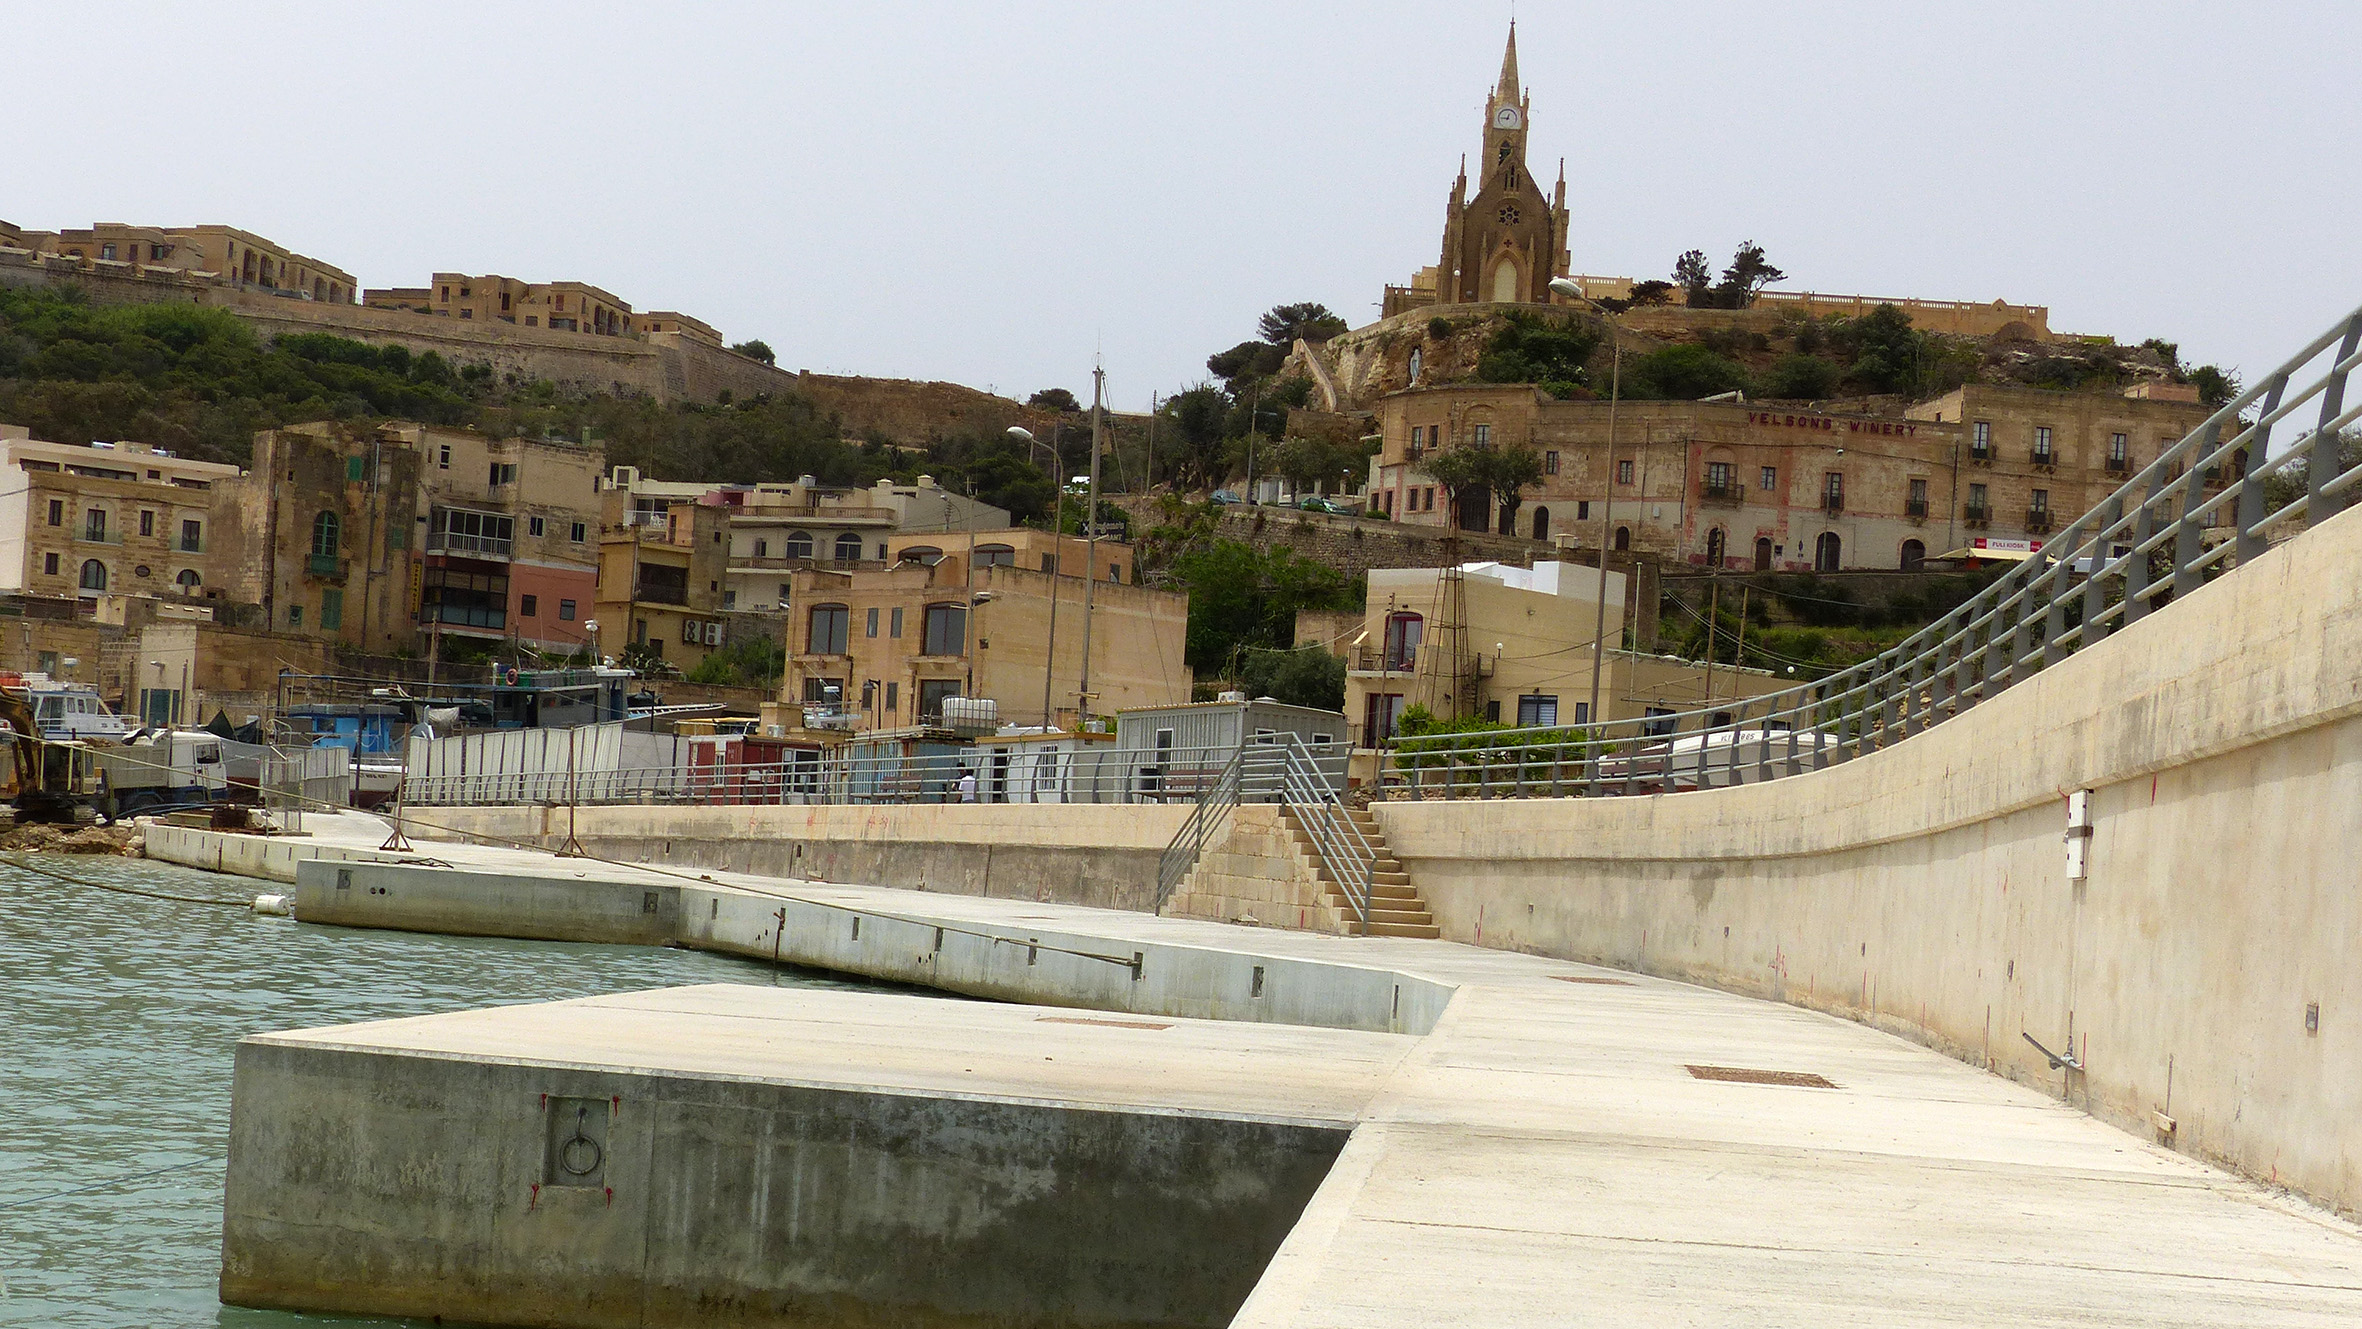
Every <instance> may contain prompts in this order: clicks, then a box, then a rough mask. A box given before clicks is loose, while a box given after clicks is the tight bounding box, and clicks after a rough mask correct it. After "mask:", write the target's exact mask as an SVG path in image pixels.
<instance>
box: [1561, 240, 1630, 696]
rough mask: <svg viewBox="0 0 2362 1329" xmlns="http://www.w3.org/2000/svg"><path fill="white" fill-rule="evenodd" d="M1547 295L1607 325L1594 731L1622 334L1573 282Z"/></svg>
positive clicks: (1603, 661)
mask: <svg viewBox="0 0 2362 1329" xmlns="http://www.w3.org/2000/svg"><path fill="white" fill-rule="evenodd" d="M1550 291H1551V294H1553V295H1563V296H1565V297H1566V298H1567V299H1569V300H1576V301H1580V302H1581V303H1583V304H1586V305H1590V306H1591V309H1592V312H1594V313H1596V314H1598V315H1599V319H1600V321H1601V322H1602V323H1605V324H1606V325H1607V339H1608V346H1609V350H1610V365H1611V368H1610V369H1609V370H1608V390H1607V465H1606V466H1605V467H1603V468H1602V469H1601V472H1600V500H1599V608H1598V613H1597V614H1596V615H1594V617H1593V620H1592V627H1591V709H1590V713H1589V715H1588V716H1587V717H1586V719H1587V721H1588V722H1589V723H1590V724H1591V725H1593V726H1594V727H1596V726H1598V725H1599V724H1600V723H1601V721H1600V714H1599V674H1600V671H1601V670H1602V669H1604V668H1606V666H1607V547H1608V538H1609V537H1608V507H1609V505H1610V504H1612V503H1614V502H1615V497H1616V407H1617V404H1618V403H1619V402H1620V401H1621V399H1622V398H1623V395H1624V338H1623V336H1622V335H1621V332H1622V330H1621V329H1619V328H1618V327H1617V326H1616V320H1615V319H1614V317H1612V316H1611V315H1609V313H1608V312H1607V311H1606V310H1604V309H1601V308H1600V307H1599V306H1598V305H1597V304H1596V303H1594V302H1593V301H1592V299H1591V297H1589V296H1587V295H1585V294H1583V288H1582V287H1581V286H1580V285H1578V284H1577V283H1575V282H1574V281H1572V280H1569V279H1568V278H1565V277H1553V278H1551V279H1550ZM1619 617H1621V615H1619Z"/></svg>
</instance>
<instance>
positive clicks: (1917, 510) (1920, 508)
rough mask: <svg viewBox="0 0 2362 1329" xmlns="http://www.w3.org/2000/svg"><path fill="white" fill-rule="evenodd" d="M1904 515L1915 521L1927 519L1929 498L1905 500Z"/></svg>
mask: <svg viewBox="0 0 2362 1329" xmlns="http://www.w3.org/2000/svg"><path fill="white" fill-rule="evenodd" d="M1903 515H1904V516H1906V517H1909V518H1912V519H1913V520H1915V521H1925V520H1927V500H1926V499H1924V498H1913V499H1906V500H1904V502H1903Z"/></svg>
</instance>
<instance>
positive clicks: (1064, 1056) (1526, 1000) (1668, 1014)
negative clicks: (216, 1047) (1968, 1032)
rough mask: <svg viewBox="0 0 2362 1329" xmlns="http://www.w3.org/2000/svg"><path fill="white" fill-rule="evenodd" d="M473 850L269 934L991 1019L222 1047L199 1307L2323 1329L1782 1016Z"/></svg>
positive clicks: (1946, 1104)
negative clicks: (733, 983) (222, 1194)
mask: <svg viewBox="0 0 2362 1329" xmlns="http://www.w3.org/2000/svg"><path fill="white" fill-rule="evenodd" d="M443 848H444V847H442V846H437V847H436V849H437V852H441V851H442V850H443ZM470 854H471V859H470V861H468V862H466V863H459V861H458V860H457V859H454V860H453V861H454V862H455V864H457V866H456V867H455V868H452V869H438V868H429V867H415V866H392V865H368V864H356V865H351V866H340V865H338V864H335V863H328V862H323V863H320V864H317V865H314V866H307V867H305V868H303V869H302V870H301V871H300V873H299V876H300V878H301V881H300V884H299V887H298V892H297V895H298V903H297V912H298V916H299V917H306V918H311V919H313V920H314V921H325V920H326V919H329V918H337V919H340V920H341V921H347V922H354V923H367V922H370V921H372V919H371V915H373V914H374V915H375V920H376V921H380V922H387V923H393V924H394V925H397V926H401V925H410V926H416V925H420V924H423V923H426V922H427V921H428V919H429V917H430V916H431V917H433V918H435V919H436V920H437V921H436V922H434V924H433V925H434V926H445V925H448V924H449V923H450V922H451V921H453V919H455V918H456V919H459V920H461V921H465V920H467V919H468V918H470V917H472V918H475V919H478V920H492V919H495V918H496V917H497V916H498V915H500V914H502V913H504V912H505V913H506V914H507V915H508V916H509V917H511V918H516V919H524V920H528V921H527V922H525V923H521V924H519V925H520V926H530V927H533V928H536V929H540V930H541V931H540V932H537V933H536V934H535V935H544V934H548V933H553V932H556V931H558V930H561V929H563V928H564V927H566V926H568V924H567V921H566V920H567V915H568V913H569V912H570V907H569V906H568V905H567V904H566V903H565V901H566V900H567V898H568V897H569V896H573V897H577V898H579V899H580V900H582V901H583V902H585V903H584V905H583V908H582V912H583V913H585V914H586V915H595V916H598V917H605V918H612V917H614V915H615V911H617V910H618V909H620V908H622V907H623V906H626V905H633V906H636V907H638V908H639V909H640V910H641V911H642V912H643V913H644V914H646V913H651V912H652V913H653V915H654V916H655V917H657V918H659V919H667V918H669V925H670V926H671V927H673V928H675V929H676V930H677V936H676V938H675V940H676V941H677V943H678V944H688V945H702V946H711V947H713V948H715V949H723V950H732V951H737V952H739V953H742V954H752V955H759V956H763V957H764V958H769V955H770V954H771V953H772V951H773V950H774V948H775V949H776V952H777V954H778V958H779V959H780V960H781V961H783V962H792V963H802V964H816V965H824V966H826V967H830V968H835V969H839V970H844V971H848V972H857V973H872V974H877V975H880V976H883V977H892V978H898V979H902V980H904V981H919V982H926V981H929V979H930V978H932V979H933V980H934V981H935V982H936V983H938V984H939V985H941V986H945V987H951V988H955V989H959V990H967V991H978V992H985V993H988V994H990V995H994V996H999V997H1003V998H1006V999H1010V1000H1012V1001H1018V1002H1025V1003H1028V1004H1005V1005H1000V1004H981V1003H961V1002H946V1001H940V1000H936V999H930V998H922V997H913V996H905V995H899V994H884V993H878V994H870V993H843V992H813V991H808V990H792V989H777V990H766V989H763V988H760V987H753V988H741V987H729V988H699V989H683V990H677V991H672V992H658V993H642V994H630V995H627V996H622V997H615V998H601V999H595V1000H592V1001H588V1002H571V1003H557V1004H552V1005H547V1006H532V1007H512V1008H505V1009H501V1010H492V1011H477V1012H466V1013H460V1014H454V1015H445V1016H434V1017H426V1018H424V1019H419V1020H408V1021H395V1022H388V1023H384V1024H377V1025H362V1026H351V1027H346V1028H338V1029H326V1030H315V1031H307V1032H301V1033H293V1034H272V1035H261V1036H257V1037H254V1038H250V1039H248V1040H246V1041H245V1042H244V1043H242V1044H241V1046H240V1051H239V1063H238V1078H237V1089H236V1094H237V1098H236V1106H235V1109H234V1111H233V1123H232V1164H231V1172H230V1181H229V1190H228V1196H227V1201H226V1206H225V1224H224V1274H223V1292H224V1297H225V1299H226V1300H230V1301H232V1302H235V1303H238V1304H249V1305H272V1306H287V1307H300V1308H306V1309H318V1310H340V1311H354V1312H376V1313H386V1312H399V1313H406V1314H414V1315H425V1314H442V1315H444V1316H445V1317H446V1318H451V1319H462V1320H465V1319H475V1320H480V1321H485V1322H491V1323H513V1324H568V1325H605V1324H690V1323H731V1324H817V1323H840V1324H871V1323H885V1322H889V1321H890V1322H892V1323H896V1324H911V1325H917V1324H947V1325H951V1324H958V1325H967V1324H978V1325H981V1324H996V1325H998V1324H1041V1325H1051V1324H1091V1325H1098V1324H1191V1325H1196V1324H1204V1325H1219V1324H1224V1323H1228V1324H1232V1325H1238V1326H1255V1327H1262V1326H1305V1327H1309V1326H1323V1327H1325V1326H1340V1327H1341V1326H1348V1325H1350V1326H1371V1325H1403V1326H1414V1325H1415V1326H1422V1329H1424V1327H1425V1326H1431V1325H1438V1324H1468V1325H1486V1326H1516V1325H1528V1324H1531V1325H1542V1324H1550V1325H1562V1324H1570V1323H1571V1324H1602V1325H1606V1324H1616V1325H1623V1324H1642V1323H1645V1324H1679V1325H1723V1324H1736V1323H1741V1322H1744V1323H1749V1324H1775V1325H1777V1324H1793V1325H1800V1326H1801V1325H1832V1324H1834V1325H1849V1324H1862V1325H1868V1324H1880V1325H1888V1324H1924V1325H1940V1324H1964V1325H1967V1324H1973V1325H2067V1324H2075V1325H2087V1324H2126V1325H2130V1324H2142V1325H2191V1326H2197V1325H2329V1324H2349V1323H2357V1322H2362V1231H2358V1230H2357V1229H2356V1228H2355V1227H2354V1226H2353V1225H2351V1224H2349V1223H2346V1222H2344V1221H2342V1220H2339V1219H2336V1218H2334V1217H2332V1216H2329V1215H2327V1214H2325V1213H2323V1212H2322V1211H2319V1210H2316V1209H2313V1208H2311V1207H2309V1206H2307V1205H2305V1204H2303V1203H2301V1202H2299V1201H2296V1200H2294V1199H2291V1198H2287V1197H2285V1196H2283V1195H2280V1194H2278V1193H2275V1192H2272V1191H2270V1190H2267V1189H2265V1188H2263V1187H2259V1186H2257V1185H2254V1184H2253V1183H2250V1182H2247V1181H2244V1180H2241V1179H2238V1178H2235V1177H2233V1176H2231V1175H2229V1174H2226V1173H2223V1172H2220V1171H2217V1170H2215V1169H2213V1168H2210V1167H2208V1166H2206V1165H2204V1164H2202V1163H2199V1162H2196V1161H2194V1160H2191V1159H2189V1158H2186V1157H2183V1156H2180V1155H2177V1154H2175V1153H2173V1152H2172V1151H2170V1150H2168V1149H2165V1148H2161V1147H2158V1146H2156V1145H2153V1144H2149V1143H2146V1142H2144V1141H2142V1140H2139V1139H2135V1138H2133V1137H2130V1136H2127V1135H2125V1134H2122V1133H2120V1132H2118V1131H2116V1130H2115V1129H2113V1128H2111V1127H2109V1126H2106V1125H2104V1124H2102V1123H2100V1122H2098V1121H2095V1120H2093V1119H2092V1118H2091V1117H2089V1116H2087V1115H2086V1114H2085V1113H2083V1112H2081V1111H2079V1110H2078V1109H2076V1108H2075V1107H2072V1106H2069V1105H2066V1104H2064V1103H2061V1102H2059V1101H2058V1100H2057V1099H2055V1098H2053V1097H2050V1096H2048V1095H2045V1094H2043V1093H2040V1092H2037V1091H2036V1090H2034V1089H2032V1088H2029V1087H2026V1086H2022V1085H2017V1084H2013V1083H2010V1082H2008V1081H2006V1080H2003V1079H2000V1078H1998V1077H1994V1076H1991V1075H1987V1074H1984V1073H1982V1072H1981V1071H1978V1070H1975V1069H1971V1068H1969V1067H1967V1066H1963V1065H1961V1064H1959V1063H1957V1062H1955V1061H1952V1060H1950V1059H1948V1058H1946V1057H1943V1056H1941V1055H1938V1054H1937V1053H1935V1052H1931V1051H1929V1050H1927V1049H1926V1048H1923V1047H1920V1046H1917V1045H1915V1044H1912V1043H1909V1042H1906V1041H1904V1040H1902V1039H1900V1038H1896V1037H1893V1036H1891V1035H1888V1034H1885V1033H1882V1032H1879V1031H1877V1030H1875V1029H1870V1028H1865V1027H1863V1026H1861V1025H1858V1024H1852V1023H1848V1022H1845V1021H1842V1020H1838V1019H1835V1018H1832V1017H1829V1016H1826V1015H1821V1014H1817V1013H1814V1012H1810V1011H1805V1010H1799V1009H1796V1008H1794V1007H1791V1006H1783V1005H1777V1004H1773V1003H1769V1002H1764V1001H1758V1000H1754V999H1750V998H1746V997H1740V996H1734V995H1730V994H1727V993H1722V992H1716V991H1712V990H1709V989H1704V988H1699V987H1693V986H1688V985H1686V984H1682V983H1678V982H1673V981H1668V980H1663V979H1657V978H1651V977H1646V976H1642V975H1637V974H1632V973H1628V972H1617V971H1614V970H1608V969H1601V968H1595V967H1590V966H1585V965H1580V964H1573V963H1568V962H1564V961H1556V960H1550V959H1545V958H1542V957H1537V956H1531V955H1522V954H1513V953H1508V952H1503V951H1497V950H1486V949H1481V948H1477V947H1472V946H1467V945H1461V944H1456V943H1450V942H1429V941H1411V940H1397V939H1383V938H1380V939H1354V938H1341V937H1333V936H1325V935H1319V934H1311V933H1298V932H1280V931H1273V930H1267V929H1248V928H1239V927H1235V926H1227V925H1222V924H1216V923H1207V922H1200V921H1192V920H1181V919H1162V918H1156V917H1152V916H1147V915H1141V914H1136V913H1127V912H1121V911H1109V910H1099V909H1091V908H1086V907H1080V906H1069V905H1059V904H1041V903H1036V902H1028V901H1009V900H993V899H984V898H979V897H970V896H955V895H941V894H935V893H920V892H914V891H897V890H890V889H884V888H875V887H856V886H844V885H835V884H823V883H808V882H792V881H781V880H778V879H770V878H752V877H741V876H736V875H733V874H726V873H714V874H708V875H712V876H713V877H714V878H715V880H714V881H712V882H710V883H708V882H684V881H682V880H681V879H680V878H679V877H677V876H670V875H665V874H658V873H649V872H639V871H632V870H625V869H611V868H605V867H600V866H595V865H589V864H585V863H583V862H582V861H581V860H555V859H551V860H544V859H543V858H542V857H541V856H538V855H532V856H528V855H523V854H517V855H509V856H503V857H504V859H505V864H506V866H508V867H510V868H512V869H514V870H513V871H511V872H510V873H507V874H505V875H503V874H494V873H489V872H484V871H481V870H480V869H482V868H486V867H491V866H493V865H494V862H495V861H496V860H495V859H494V858H485V859H475V858H473V857H472V856H473V855H487V856H491V855H494V854H495V851H490V850H482V849H476V850H472V851H470ZM340 871H341V872H346V873H349V874H350V882H349V884H347V885H345V886H344V887H343V888H342V889H341V890H340V889H339V887H338V886H337V884H336V877H337V874H338V873H339V872H340ZM578 874H579V875H578ZM435 878H441V879H443V880H442V881H441V882H440V883H438V882H436V881H434V880H432V879H435ZM568 883H578V884H576V885H571V886H570V885H569V884H568ZM667 891H669V892H673V894H671V895H670V896H666V895H664V894H662V892H667ZM619 892H622V893H620V894H619ZM651 892H657V893H658V895H657V901H656V904H655V907H654V910H653V911H650V910H649V907H648V896H649V894H650V893H651ZM337 895H342V896H344V901H343V902H342V903H341V904H336V903H322V898H323V897H325V898H326V899H328V900H329V901H331V902H333V899H334V897H335V896H337ZM529 895H530V896H531V897H532V898H534V899H535V900H536V901H537V903H536V904H535V905H534V907H533V908H532V909H529V910H521V909H518V908H515V907H514V905H515V902H516V901H517V900H520V899H524V898H526V897H527V896H529ZM634 897H636V899H635V898H634ZM411 910H415V911H419V912H418V913H416V914H405V913H404V912H403V911H411ZM626 912H628V911H626ZM856 919H859V920H860V923H859V925H858V926H856V924H855V920H856ZM938 929H941V930H942V931H941V934H940V935H938V931H937V930H938ZM1098 957H1107V958H1098ZM1401 991H1407V992H1409V993H1411V994H1413V995H1414V996H1415V997H1417V998H1418V1000H1415V1001H1414V1003H1413V1009H1412V1011H1411V1018H1410V1019H1408V1020H1403V1019H1402V1018H1401V1016H1400V1015H1399V1014H1398V1013H1397V1012H1396V1011H1395V1010H1393V1009H1391V1008H1392V1006H1393V1003H1394V1002H1395V1001H1396V1000H1398V998H1397V996H1396V994H1397V992H1401ZM1423 994H1432V998H1433V1001H1434V1005H1433V1006H1432V1008H1431V1009H1429V1008H1423V1007H1424V1004H1425V1001H1426V999H1427V998H1426V996H1425V995H1423ZM1380 1002H1384V1003H1386V1005H1387V1007H1388V1008H1389V1009H1388V1010H1387V1011H1386V1012H1385V1014H1386V1015H1387V1017H1388V1018H1387V1019H1386V1020H1385V1021H1384V1022H1381V1021H1380V1020H1379V1019H1378V1018H1377V1017H1378V1015H1379V1009H1378V1007H1379V1003H1380ZM1077 1006H1094V1007H1099V1008H1101V1009H1103V1010H1106V1011H1111V1012H1118V1013H1115V1014H1107V1015H1090V1014H1085V1013H1082V1012H1079V1011H1077V1010H1076V1009H1075V1008H1076V1007H1077ZM1203 1017H1219V1018H1203ZM1338 1025H1346V1026H1353V1027H1345V1028H1339V1027H1335V1026H1338ZM1395 1028H1401V1029H1405V1030H1407V1032H1401V1033H1395V1032H1384V1031H1385V1030H1388V1029H1395ZM1810 1077H1819V1080H1825V1081H1826V1086H1825V1087H1823V1086H1822V1085H1821V1084H1820V1083H1819V1082H1818V1081H1816V1080H1814V1079H1812V1078H1810ZM543 1095H548V1097H547V1098H546V1099H545V1098H544V1097H543ZM553 1102H554V1103H558V1104H559V1107H558V1108H557V1109H552V1108H551V1107H550V1104H551V1103H553ZM601 1107H603V1108H604V1109H605V1111H604V1114H603V1115H602V1114H601V1113H599V1112H598V1111H596V1110H594V1109H597V1108H601ZM569 1113H571V1114H572V1115H568V1114H569ZM599 1131H604V1132H606V1133H605V1134H604V1135H599V1134H597V1132H599ZM577 1134H580V1135H582V1136H584V1137H585V1138H594V1139H595V1140H596V1142H597V1143H598V1144H599V1152H600V1155H601V1166H602V1167H603V1168H604V1169H605V1171H604V1172H603V1173H602V1174H601V1181H600V1184H599V1186H598V1187H597V1188H596V1189H595V1190H594V1189H591V1188H586V1187H582V1186H578V1185H554V1186H545V1187H543V1189H541V1190H540V1191H538V1192H536V1191H535V1189H534V1188H535V1186H537V1185H540V1184H541V1182H542V1180H543V1179H544V1178H556V1177H559V1175H560V1174H559V1173H558V1172H557V1171H554V1170H553V1169H559V1168H563V1167H564V1166H566V1164H565V1155H566V1150H567V1147H568V1146H569V1145H572V1148H573V1153H574V1155H576V1156H577V1157H575V1159H574V1161H576V1162H581V1161H583V1159H584V1158H587V1156H588V1152H589V1151H588V1150H587V1149H586V1148H585V1147H584V1146H582V1145H580V1144H575V1143H573V1142H574V1139H575V1136H576V1135H577ZM1307 1183H1308V1184H1307ZM1307 1192H1308V1194H1309V1198H1308V1199H1307V1198H1305V1195H1306V1193H1307ZM881 1260H883V1261H888V1263H885V1264H883V1265H881V1264H880V1261H881ZM980 1289H981V1290H982V1291H981V1292H979V1290H980ZM985 1294H989V1295H985Z"/></svg>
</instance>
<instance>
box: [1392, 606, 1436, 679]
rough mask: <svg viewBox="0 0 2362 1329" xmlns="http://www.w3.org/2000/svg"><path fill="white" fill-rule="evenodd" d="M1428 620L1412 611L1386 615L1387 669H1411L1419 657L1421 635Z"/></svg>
mask: <svg viewBox="0 0 2362 1329" xmlns="http://www.w3.org/2000/svg"><path fill="white" fill-rule="evenodd" d="M1426 627H1427V620H1426V619H1423V618H1421V617H1419V616H1418V615H1417V614H1412V613H1396V614H1388V615H1387V616H1386V662H1385V665H1384V667H1385V668H1387V669H1409V668H1410V667H1411V666H1412V665H1413V664H1415V663H1416V662H1417V661H1418V658H1419V636H1420V634H1421V633H1422V632H1424V631H1425V630H1426Z"/></svg>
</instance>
